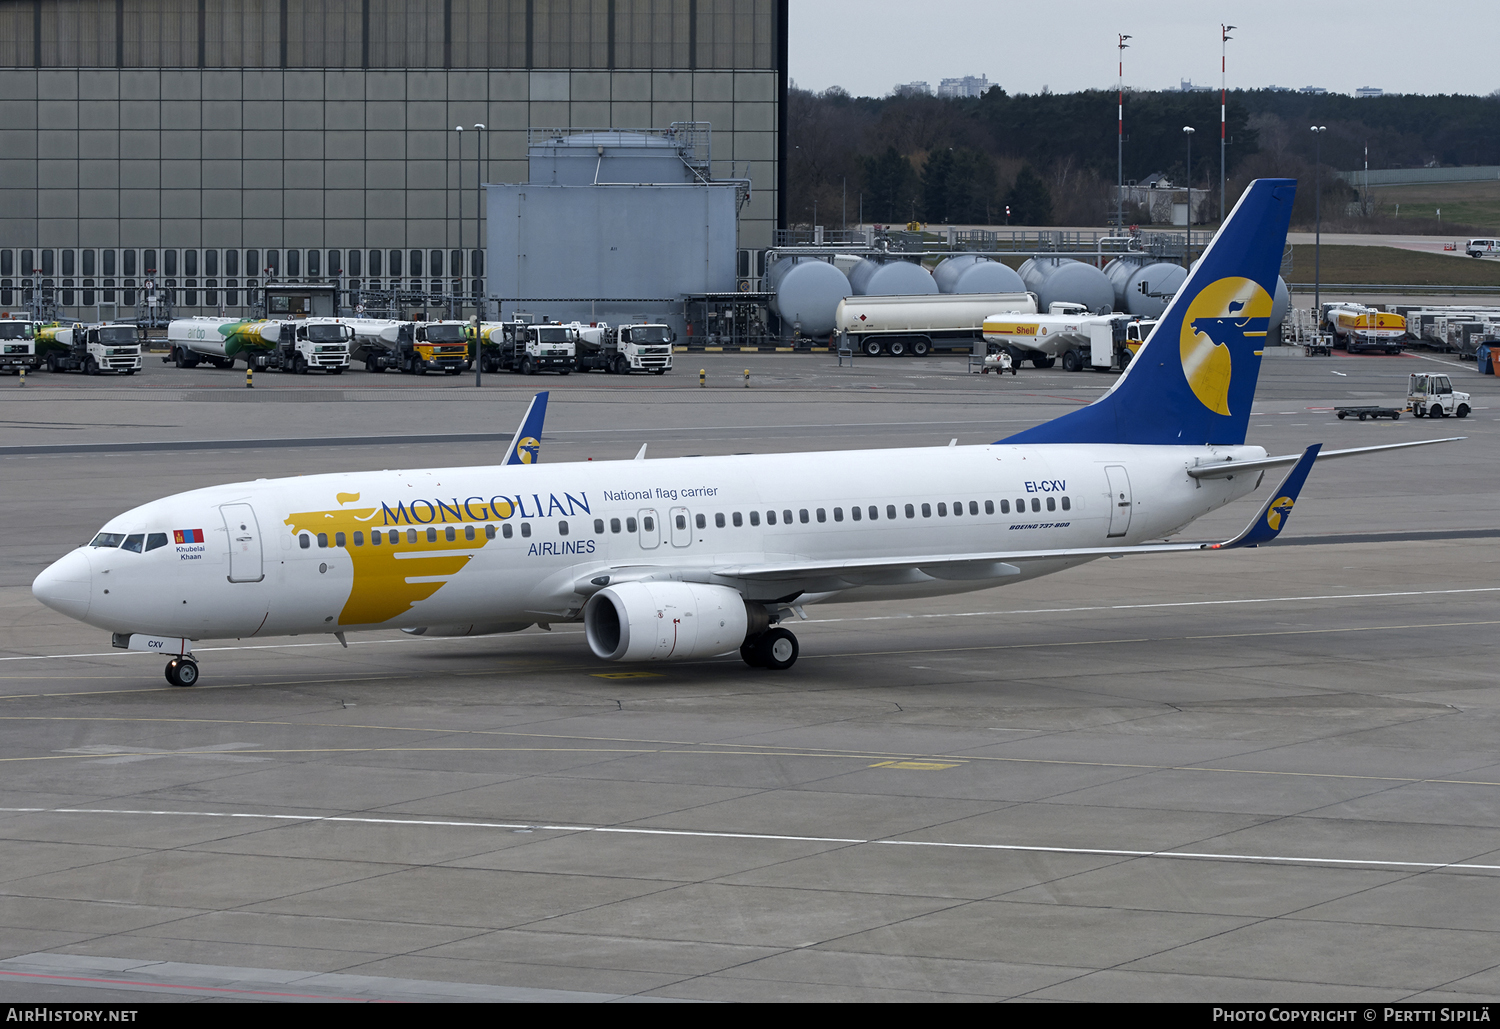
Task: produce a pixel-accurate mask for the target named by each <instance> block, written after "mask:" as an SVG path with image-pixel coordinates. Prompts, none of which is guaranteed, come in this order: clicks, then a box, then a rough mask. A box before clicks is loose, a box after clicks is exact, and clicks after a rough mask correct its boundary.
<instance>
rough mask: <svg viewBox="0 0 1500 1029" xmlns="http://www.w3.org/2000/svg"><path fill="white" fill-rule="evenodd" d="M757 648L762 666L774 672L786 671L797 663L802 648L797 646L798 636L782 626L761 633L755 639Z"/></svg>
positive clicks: (757, 654) (757, 655)
mask: <svg viewBox="0 0 1500 1029" xmlns="http://www.w3.org/2000/svg"><path fill="white" fill-rule="evenodd" d="M755 649H756V657H757V658H759V660H760V667H762V668H769V669H771V670H772V671H773V672H784V671H786V670H787V669H788V668H790V667H792V665H794V664H796V663H797V655H798V653H799V652H800V650H801V648H800V647H798V646H797V637H796V636H793V635H792V634H791V633H790V632H788V631H787V630H786V629H783V628H781V627H780V626H777V627H775V628H771V629H767V630H766V631H765V632H763V633H761V634H760V636H759V637H757V638H756V640H755Z"/></svg>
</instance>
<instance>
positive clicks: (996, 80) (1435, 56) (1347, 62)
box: [788, 0, 1500, 96]
mask: <svg viewBox="0 0 1500 1029" xmlns="http://www.w3.org/2000/svg"><path fill="white" fill-rule="evenodd" d="M1221 22H1228V23H1230V24H1233V25H1238V26H1239V28H1237V29H1235V30H1234V31H1233V32H1231V33H1230V35H1231V36H1232V37H1234V38H1233V39H1231V40H1230V42H1229V69H1228V81H1229V87H1230V88H1231V89H1234V88H1237V87H1238V88H1244V89H1254V88H1259V87H1263V86H1271V85H1276V86H1290V87H1292V88H1294V89H1300V88H1301V87H1303V86H1323V87H1325V88H1327V89H1328V90H1329V91H1331V92H1338V93H1352V92H1354V90H1355V89H1356V88H1358V87H1360V86H1376V87H1379V88H1381V89H1384V90H1386V91H1387V92H1394V93H1470V94H1480V95H1483V94H1487V93H1490V92H1492V91H1494V90H1496V89H1500V52H1497V48H1496V45H1495V44H1496V39H1497V38H1500V37H1497V33H1496V28H1497V27H1500V5H1497V4H1496V3H1495V2H1494V0H1437V2H1434V0H1426V2H1414V0H1365V2H1350V0H1257V2H1255V3H1243V2H1233V3H1224V4H1221V5H1214V4H1205V3H1175V4H1173V3H1143V2H1141V0H1135V2H1123V3H1122V2H1109V3H1106V2H1102V0H1022V2H1020V3H1015V2H1002V0H920V2H919V0H791V34H790V39H789V40H788V44H789V48H790V58H791V76H792V79H793V81H794V82H796V84H797V85H798V87H800V88H802V89H811V90H814V91H821V90H824V89H827V88H828V87H829V86H834V85H837V86H842V87H844V88H845V89H847V90H848V91H849V92H851V93H853V94H855V95H856V96H883V95H885V94H886V93H889V92H890V91H891V88H892V87H893V86H895V85H896V84H897V83H904V82H913V81H926V82H928V83H929V84H931V86H932V88H933V90H934V91H936V90H937V86H938V82H939V80H941V79H945V78H957V77H959V76H963V75H987V76H988V77H989V80H990V82H991V83H992V84H995V85H1000V86H1003V87H1004V88H1005V90H1006V92H1009V93H1039V92H1041V91H1042V88H1043V87H1046V88H1048V89H1051V90H1052V92H1054V93H1067V92H1073V91H1075V90H1081V89H1110V88H1113V87H1114V85H1115V81H1116V69H1117V68H1118V57H1119V51H1118V50H1117V49H1116V43H1117V41H1118V38H1117V37H1118V34H1119V33H1122V32H1123V33H1128V34H1130V35H1131V36H1133V37H1135V38H1133V39H1131V40H1129V41H1128V42H1129V46H1130V48H1129V49H1128V50H1126V51H1125V83H1126V85H1127V86H1134V87H1136V88H1139V89H1164V88H1167V87H1173V88H1175V87H1176V86H1177V84H1178V82H1179V81H1180V80H1182V79H1191V80H1192V81H1193V82H1194V83H1195V84H1198V85H1207V86H1212V87H1214V88H1215V89H1217V88H1218V86H1219V49H1220V43H1219V25H1220V23H1221Z"/></svg>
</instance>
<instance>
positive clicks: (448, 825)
mask: <svg viewBox="0 0 1500 1029" xmlns="http://www.w3.org/2000/svg"><path fill="white" fill-rule="evenodd" d="M0 813H10V814H45V815H106V816H116V817H120V816H124V817H139V816H148V817H153V818H242V819H252V820H253V819H258V820H262V821H271V822H289V823H291V822H295V823H302V824H314V823H318V822H343V823H354V824H358V825H390V826H411V827H413V828H423V829H430V828H444V829H505V830H508V831H510V832H537V831H542V832H565V833H600V834H607V835H618V836H678V837H684V836H691V837H696V838H698V839H710V840H768V841H771V842H776V843H832V844H841V845H871V846H889V847H935V848H939V849H944V850H989V851H1008V852H1012V853H1027V854H1086V855H1092V856H1097V857H1127V858H1171V859H1177V860H1190V861H1251V862H1255V863H1257V864H1288V865H1353V866H1358V867H1378V868H1419V869H1426V870H1432V869H1446V868H1452V869H1460V870H1463V871H1471V872H1475V871H1477V872H1500V865H1481V864H1477V863H1474V862H1469V861H1395V860H1383V859H1379V858H1352V857H1308V856H1303V855H1294V854H1235V853H1227V852H1226V853H1215V852H1213V851H1187V850H1127V849H1124V848H1119V847H1048V846H1039V845H1028V844H1019V843H948V842H944V841H942V840H892V839H861V838H858V837H853V836H792V835H787V834H783V833H750V832H709V831H707V830H700V829H652V828H647V827H643V826H615V825H545V824H542V823H538V822H460V821H453V820H449V819H442V820H439V819H426V818H361V817H354V816H350V815H278V814H269V813H265V812H259V811H156V810H145V809H125V808H67V807H63V808H41V807H0Z"/></svg>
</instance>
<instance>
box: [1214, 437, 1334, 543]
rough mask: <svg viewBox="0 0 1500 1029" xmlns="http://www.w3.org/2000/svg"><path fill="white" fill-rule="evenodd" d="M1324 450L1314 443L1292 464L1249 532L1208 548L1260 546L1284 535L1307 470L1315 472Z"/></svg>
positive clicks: (1321, 446)
mask: <svg viewBox="0 0 1500 1029" xmlns="http://www.w3.org/2000/svg"><path fill="white" fill-rule="evenodd" d="M1322 449H1323V444H1321V443H1314V444H1313V445H1312V446H1310V447H1308V448H1307V449H1306V450H1305V451H1303V453H1302V458H1301V459H1300V460H1299V461H1298V462H1297V463H1296V464H1295V465H1293V466H1292V470H1291V471H1290V472H1288V473H1287V476H1286V478H1285V479H1282V480H1281V485H1280V486H1277V487H1276V489H1275V490H1273V491H1272V493H1271V499H1270V500H1268V501H1266V506H1265V507H1262V508H1261V509H1260V514H1258V515H1256V516H1255V521H1253V522H1251V523H1250V524H1249V526H1248V527H1246V529H1245V531H1244V532H1242V533H1240V534H1239V535H1238V536H1236V537H1235V538H1234V539H1232V540H1229V541H1228V542H1226V543H1215V544H1213V545H1212V546H1210V547H1207V548H1205V549H1208V550H1235V549H1237V548H1239V547H1258V546H1260V545H1261V544H1262V543H1269V542H1271V541H1272V540H1273V539H1275V538H1276V537H1277V536H1279V535H1280V534H1281V530H1282V529H1284V528H1286V523H1287V519H1288V518H1290V517H1291V514H1292V506H1293V505H1294V504H1296V502H1297V494H1299V493H1301V492H1302V484H1303V483H1304V482H1306V481H1307V473H1308V472H1310V471H1312V466H1313V462H1314V461H1316V460H1317V459H1318V451H1319V450H1322Z"/></svg>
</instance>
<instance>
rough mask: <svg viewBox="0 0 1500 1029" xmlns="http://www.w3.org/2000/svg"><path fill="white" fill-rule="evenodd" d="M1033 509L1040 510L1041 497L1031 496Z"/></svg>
mask: <svg viewBox="0 0 1500 1029" xmlns="http://www.w3.org/2000/svg"><path fill="white" fill-rule="evenodd" d="M1031 509H1032V510H1033V511H1040V510H1041V509H1042V501H1041V498H1039V497H1032V498H1031Z"/></svg>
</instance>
